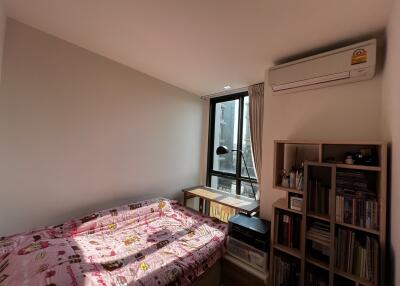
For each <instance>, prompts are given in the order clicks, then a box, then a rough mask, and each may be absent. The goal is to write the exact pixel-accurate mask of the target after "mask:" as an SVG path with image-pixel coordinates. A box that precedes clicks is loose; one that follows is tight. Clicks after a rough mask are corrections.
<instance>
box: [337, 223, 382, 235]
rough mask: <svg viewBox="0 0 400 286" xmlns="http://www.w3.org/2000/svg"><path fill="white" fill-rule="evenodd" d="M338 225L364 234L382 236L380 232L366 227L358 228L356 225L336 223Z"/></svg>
mask: <svg viewBox="0 0 400 286" xmlns="http://www.w3.org/2000/svg"><path fill="white" fill-rule="evenodd" d="M336 225H341V226H344V227H347V228H351V229H353V230H358V231H363V232H367V233H370V234H374V235H379V234H380V232H379V230H376V229H370V228H365V227H361V226H357V225H354V224H348V223H343V222H336Z"/></svg>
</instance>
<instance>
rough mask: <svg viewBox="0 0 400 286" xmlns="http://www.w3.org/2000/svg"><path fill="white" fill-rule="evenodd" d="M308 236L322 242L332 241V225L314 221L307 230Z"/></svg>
mask: <svg viewBox="0 0 400 286" xmlns="http://www.w3.org/2000/svg"><path fill="white" fill-rule="evenodd" d="M307 237H308V238H310V239H313V240H317V241H321V242H322V243H325V244H329V243H330V226H329V224H327V223H324V222H319V221H314V222H312V223H311V224H310V227H309V228H308V230H307Z"/></svg>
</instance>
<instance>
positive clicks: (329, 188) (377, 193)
mask: <svg viewBox="0 0 400 286" xmlns="http://www.w3.org/2000/svg"><path fill="white" fill-rule="evenodd" d="M357 150H363V152H367V151H368V152H370V153H371V154H374V155H375V157H374V158H375V160H370V161H369V164H368V165H356V164H345V160H344V156H345V153H347V152H349V153H354V152H357ZM274 151H275V152H274V177H273V186H272V187H273V189H275V190H280V191H284V192H285V198H281V199H279V200H277V201H276V202H275V203H274V204H273V218H272V222H271V227H272V228H271V229H272V231H271V242H272V248H271V263H270V265H271V282H272V284H271V285H276V284H275V275H276V273H277V271H278V269H275V267H276V266H275V265H274V257H276V256H281V255H283V254H282V253H284V255H288V256H291V257H293V259H297V260H296V261H298V262H299V263H300V269H301V272H300V285H302V286H305V285H306V279H307V271H309V273H312V271H313V270H314V269H318V268H319V269H321V271H325V272H324V273H326V276H323V278H324V279H327V281H326V282H327V284H328V285H329V286H334V285H336V283H340V282H338V281H339V280H340V281H343V280H345V281H346V280H348V281H349V282H351V281H352V282H353V283H354V285H363V286H384V285H385V275H386V273H385V249H386V203H387V202H386V200H387V143H385V142H380V141H343V142H342V141H290V140H279V141H275V150H274ZM290 156H292V158H289V157H290ZM293 156H295V157H296V158H293ZM371 157H372V155H371ZM300 162H304V171H303V187H302V188H301V190H299V189H297V188H294V187H293V186H290V187H283V186H282V185H281V183H282V181H281V175H282V173H283V172H282V170H283V169H286V170H289V169H290V168H292V166H293V164H297V166H298V165H299V164H300ZM371 162H372V163H371ZM291 164H292V165H291ZM339 171H340V172H339ZM338 172H339V175H338V176H337V173H338ZM343 174H356V175H358V176H364V177H366V178H367V179H368V180H367V179H365V182H366V181H368V184H371V185H372V186H373V192H374V193H371V194H372V195H371V197H369V196H366V197H364V193H362V190H359V189H357V192H355V193H354V194H355V195H354V199H352V203H353V205H352V207H353V209H352V215H351V216H350V218H352V220H351V222H355V223H354V224H353V223H348V220H349V216H348V214H346V215H347V216H346V219H344V221H337V208H336V207H337V206H336V200H337V196H344V197H346V196H347V195H346V191H349V190H348V189H343ZM338 180H339V181H338ZM360 180H361V179H360ZM315 182H318V183H315ZM337 182H339V183H337ZM319 183H320V184H321V188H320V189H318V186H319V185H318V184H319ZM311 188H314V189H313V190H311ZM366 189H368V191H370V189H372V188H370V186H369V185H368V187H366ZM321 192H326V193H325V194H324V196H321ZM316 193H318V195H317V198H319V199H320V200H323V199H325V200H327V201H325V204H324V206H323V210H326V207H327V206H328V209H329V210H328V212H327V213H319V212H315V211H314V210H313V209H312V208H315V204H317V205H318V206H320V205H321V204H322V201H320V202H319V201H318V199H315V198H316V197H315V194H316ZM360 194H361V195H360ZM368 195H370V193H368ZM291 196H296V197H302V198H303V207H302V211H298V210H293V209H291V208H290V197H291ZM322 198H323V199H322ZM364 198H365V199H364ZM338 199H340V198H338ZM309 200H311V201H312V202H314V204H310V205H309V203H308V202H309ZM365 201H369V203H370V202H371V201H373V203H374V204H376V205H377V212H378V213H377V217H378V221H377V228H376V229H374V228H372V226H371V225H368V224H367V226H369V227H365V224H366V220H367V219H369V223H370V224H371V221H372V218H371V217H372V215H371V213H372V212H373V211H371V205H369V207H370V208H369V209H368V211H366V210H365V209H363V208H359V209H356V208H355V207H354V205H356V203H361V204H366V203H365ZM315 202H316V203H315ZM339 203H340V200H339ZM339 203H338V207H339V206H341V207H343V206H342V204H339ZM347 207H348V206H347ZM309 208H310V209H309ZM374 210H375V209H374ZM346 211H348V208H346ZM281 212H284V213H287V214H288V215H291V216H300V217H301V228H300V249H295V248H290V247H288V246H286V245H282V244H280V241H278V231H279V230H278V228H279V227H280V226H279V224H282V223H279V222H278V221H277V217H278V216H277V214H279V213H281ZM343 212H344V211H343V209H339V211H338V215H339V214H342V216H343ZM368 215H369V216H368ZM367 216H368V217H367ZM355 217H357V219H355ZM360 217H362V218H363V220H362V223H360V221H361V219H360ZM375 218H376V216H375V217H374V220H376V219H375ZM339 219H340V220H343V217H339ZM356 222H357V224H356ZM362 224H364V226H361V225H362ZM315 226H318V227H320V228H322V232H321V237H320V238H319V237H318V234H319V233H318V232H317V234H316V232H315ZM321 226H322V227H321ZM318 227H317V229H318ZM374 227H375V226H374ZM310 228H311V229H312V230H313V232H312V234H311V232H309V230H310ZM344 230H345V231H349V232H350V231H351V233H353V234H352V235H353V236H354V240H356V239H357V240H359V241H365V240H368V239H369V240H373V241H375V239H376V241H377V242H378V244H379V247H378V255H379V259H378V266H377V269H373V271H372V272H373V275H374V277H373V278H370V279H367V278H365V274H362V275H363V276H364V277H361V276H360V275H356V274H354V273H356V272H357V271H355V270H354V267H355V266H354V265H359V264H357V263H358V262H359V261H358V260H357V261H354V256H351V257H352V259H353V261H354V262H351V265H352V266H353V267H352V268H347V269H353V272H354V273H352V272H350V271H345V270H343V269H341V268H342V267H343V262H341V261H344V260H345V258H346V256H342V257H341V256H340V254H341V253H342V252H341V251H338V249H337V247H338V246H337V245H338V244H339V243H338V236H340V234H341V233H342V234H343V232H344ZM318 231H320V230H319V229H318ZM367 237H369V238H368V239H367ZM342 240H343V238H342ZM314 243H318V245H322V246H323V247H324V249H325V251H324V255H325V256H324V257H325V258H324V259H323V260H321V259H318V258H316V257H313V256H312V253H313V251H314V250H312V249H311V246H310V245H313V244H314ZM346 245H347V244H345V246H346ZM348 245H350V244H348ZM351 245H353V247H354V243H353V244H351ZM360 245H361V244H360ZM360 245H358V247H361V248H362V247H365V249H366V246H365V245H361V246H360ZM346 247H347V246H346ZM353 249H355V248H353ZM354 252H355V250H354ZM354 255H356V254H354ZM370 257H372V255H371V256H370ZM339 259H341V260H339ZM370 259H372V258H370ZM327 261H329V262H327ZM364 263H365V262H364ZM337 265H339V266H337ZM344 268H346V267H344ZM365 268H366V267H365ZM310 269H311V270H310ZM317 272H318V271H317ZM369 273H370V274H371V271H369ZM324 275H325V274H324ZM336 279H339V280H338V281H336ZM335 281H336V282H335Z"/></svg>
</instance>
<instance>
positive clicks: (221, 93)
mask: <svg viewBox="0 0 400 286" xmlns="http://www.w3.org/2000/svg"><path fill="white" fill-rule="evenodd" d="M248 89H249V88H248V87H247V86H245V87H241V88H235V89H230V90H224V91H221V92H217V93H213V94H209V95H203V96H202V97H201V99H210V98H214V97H220V96H225V95H230V94H234V93H239V92H243V91H248Z"/></svg>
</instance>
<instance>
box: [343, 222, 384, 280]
mask: <svg viewBox="0 0 400 286" xmlns="http://www.w3.org/2000/svg"><path fill="white" fill-rule="evenodd" d="M378 254H379V243H378V240H377V239H375V238H373V237H371V236H357V235H356V232H354V231H351V230H346V229H342V228H339V229H338V234H337V238H336V267H337V268H339V269H341V270H343V271H346V272H349V273H353V274H355V275H357V276H359V277H361V278H363V279H366V280H368V281H370V282H372V283H374V282H375V281H374V280H375V271H376V270H377V269H378Z"/></svg>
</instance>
